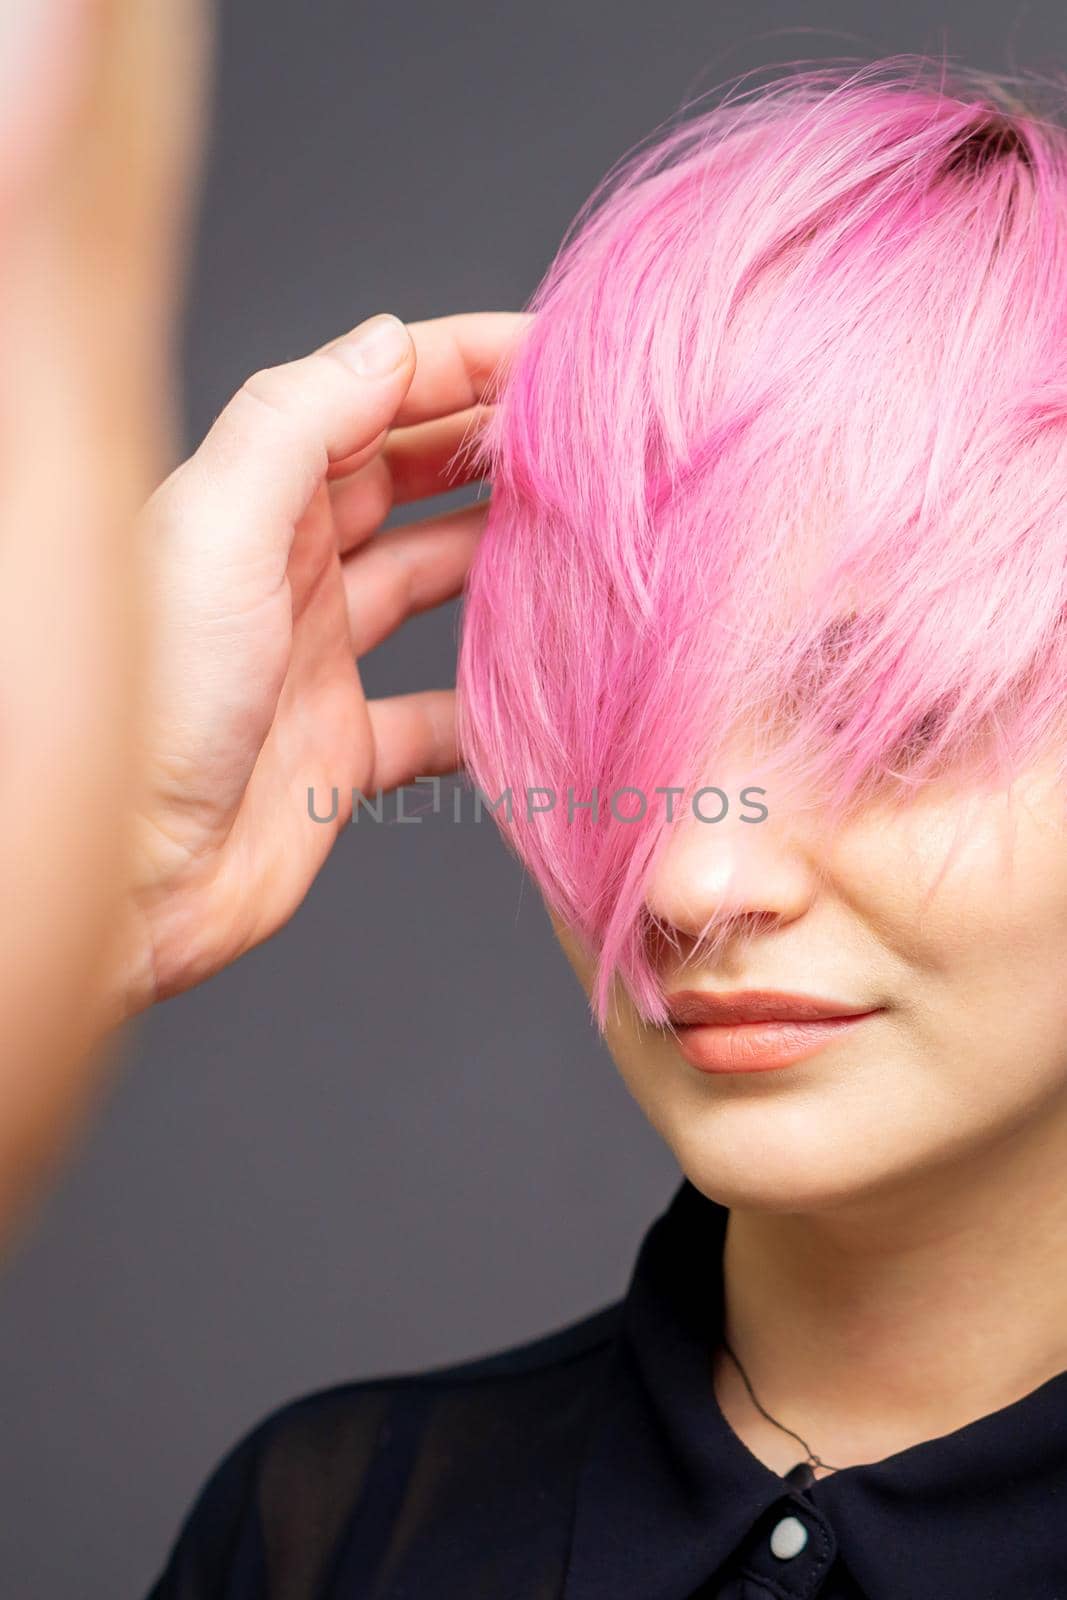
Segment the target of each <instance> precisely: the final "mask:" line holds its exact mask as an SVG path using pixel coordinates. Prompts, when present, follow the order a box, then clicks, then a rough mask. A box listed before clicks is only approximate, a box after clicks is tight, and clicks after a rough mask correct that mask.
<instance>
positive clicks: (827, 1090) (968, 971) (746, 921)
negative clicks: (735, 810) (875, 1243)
mask: <svg viewBox="0 0 1067 1600" xmlns="http://www.w3.org/2000/svg"><path fill="white" fill-rule="evenodd" d="M737 776H738V777H739V778H740V780H741V781H740V782H739V783H738V784H737V785H736V786H735V787H731V785H730V784H728V783H727V782H725V781H723V780H721V778H720V777H716V779H715V782H717V783H720V782H721V786H722V787H723V788H724V789H726V790H727V792H728V793H734V792H736V788H740V787H743V786H744V784H745V783H746V782H753V781H757V782H758V779H753V777H752V775H751V774H748V773H745V772H743V771H742V770H741V769H739V770H738V773H737ZM765 804H766V805H767V806H768V808H769V812H770V814H769V816H768V818H767V819H766V820H765V821H763V822H761V823H759V824H758V825H756V826H753V825H752V824H751V823H746V822H742V821H741V820H740V818H738V819H737V820H735V819H734V816H733V814H731V815H729V816H728V817H727V818H726V819H725V820H724V821H723V822H722V823H719V824H715V825H710V824H701V823H699V822H692V821H690V820H688V819H687V820H686V822H684V823H679V824H678V825H676V826H675V828H674V829H673V832H672V834H671V837H670V839H669V841H668V843H667V845H666V847H665V849H664V853H663V855H662V856H661V858H660V861H659V863H658V866H657V868H656V871H655V874H654V877H653V879H652V882H651V885H650V887H649V890H648V894H647V904H648V908H649V911H650V912H651V913H652V914H653V915H654V916H655V917H656V918H657V919H658V921H659V923H660V924H662V925H663V926H664V927H665V928H666V930H667V931H668V932H669V934H670V935H671V936H672V938H673V944H672V943H671V942H670V941H668V942H667V943H666V944H665V946H664V952H663V954H662V955H660V956H657V962H658V970H659V973H660V976H661V979H662V982H663V988H664V992H665V993H667V994H669V993H671V992H672V991H675V990H678V989H690V990H692V989H697V990H701V991H709V992H712V993H723V992H724V991H727V990H729V991H737V990H749V989H777V990H785V991H789V992H791V993H801V994H812V995H817V996H821V997H832V998H833V999H835V1000H838V1001H844V1002H846V1003H847V1004H848V1005H849V1007H850V1008H852V1007H863V1008H876V1007H880V1008H882V1009H880V1010H878V1011H877V1013H876V1014H875V1015H873V1016H870V1017H867V1018H865V1019H863V1020H861V1021H859V1022H858V1023H856V1024H854V1025H853V1026H851V1027H849V1028H848V1029H847V1030H846V1031H844V1032H842V1033H841V1034H840V1036H839V1037H834V1038H831V1039H830V1041H829V1043H827V1044H825V1045H824V1046H823V1047H822V1048H821V1049H820V1050H818V1051H817V1052H816V1053H815V1054H813V1055H809V1056H807V1057H806V1058H805V1059H803V1060H800V1061H797V1062H794V1063H793V1064H791V1065H788V1066H785V1067H781V1068H777V1069H775V1070H771V1071H757V1072H731V1073H707V1072H704V1071H702V1070H700V1069H699V1068H698V1067H695V1066H693V1065H691V1064H690V1062H689V1061H687V1060H686V1059H685V1058H684V1057H683V1055H682V1054H681V1052H680V1050H679V1048H678V1046H677V1043H676V1042H675V1040H674V1037H673V1035H672V1034H671V1032H670V1031H669V1030H668V1029H666V1028H658V1027H655V1026H651V1025H648V1024H646V1023H644V1022H643V1021H642V1020H641V1018H640V1017H639V1015H638V1013H637V1012H636V1010H635V1009H634V1007H633V1005H632V1003H631V1001H630V998H629V995H628V994H627V993H626V991H625V990H624V988H623V986H622V984H621V983H619V982H618V981H616V983H615V984H614V997H613V1003H612V1008H611V1009H612V1020H611V1023H610V1025H609V1027H608V1029H607V1031H606V1035H605V1038H606V1043H607V1045H608V1048H609V1050H610V1051H611V1054H612V1056H613V1058H614V1060H615V1063H616V1065H617V1067H618V1069H619V1071H620V1073H621V1074H622V1077H623V1079H624V1081H625V1083H626V1085H627V1087H628V1088H629V1090H630V1092H631V1093H632V1095H633V1096H634V1098H635V1099H636V1100H637V1102H638V1104H639V1105H640V1106H641V1108H642V1110H643V1111H644V1113H645V1115H646V1116H647V1117H648V1119H649V1121H650V1122H651V1123H652V1125H653V1126H654V1127H655V1128H656V1129H657V1130H658V1131H659V1133H660V1134H661V1135H662V1136H663V1138H664V1139H665V1140H666V1142H667V1143H668V1145H669V1146H670V1147H671V1149H672V1150H673V1152H674V1154H675V1156H676V1158H677V1160H678V1163H679V1166H680V1167H681V1169H682V1170H683V1171H684V1172H685V1173H686V1175H687V1176H688V1177H689V1178H690V1179H691V1181H692V1182H693V1183H694V1184H695V1185H696V1187H698V1188H699V1189H701V1190H702V1191H703V1192H705V1193H707V1194H709V1195H711V1196H713V1197H714V1198H715V1199H717V1200H718V1201H720V1203H722V1204H726V1205H734V1206H747V1207H757V1208H764V1209H769V1210H782V1211H786V1210H788V1211H801V1210H813V1209H817V1208H819V1207H824V1206H831V1205H836V1204H839V1203H840V1202H842V1201H844V1200H846V1199H848V1198H852V1197H856V1196H858V1195H860V1194H864V1193H867V1194H870V1193H873V1192H880V1193H883V1194H884V1193H886V1192H887V1191H888V1190H892V1189H893V1188H894V1187H895V1186H897V1185H899V1184H900V1183H902V1182H907V1181H909V1180H912V1179H914V1177H915V1175H916V1174H917V1173H919V1172H930V1171H933V1170H934V1169H937V1168H941V1169H945V1168H951V1167H952V1166H953V1164H958V1163H959V1162H960V1161H961V1160H964V1161H966V1160H967V1159H968V1158H970V1157H972V1156H975V1155H977V1154H978V1153H979V1152H982V1151H990V1152H991V1151H992V1150H993V1147H994V1146H996V1145H997V1144H998V1143H1002V1142H1004V1141H1007V1140H1011V1139H1015V1138H1016V1136H1017V1135H1018V1134H1019V1133H1020V1131H1023V1130H1029V1131H1030V1132H1033V1133H1034V1134H1035V1136H1038V1134H1039V1136H1040V1138H1041V1139H1042V1140H1047V1139H1052V1140H1055V1139H1057V1138H1058V1139H1059V1140H1060V1149H1061V1150H1062V1151H1063V1152H1064V1153H1065V1155H1067V825H1065V822H1064V803H1063V796H1062V790H1060V789H1059V788H1057V785H1056V775H1055V770H1054V765H1053V763H1052V762H1051V761H1050V762H1049V763H1048V764H1047V766H1046V765H1042V766H1040V767H1036V768H1032V769H1030V770H1029V771H1028V772H1027V773H1026V774H1025V776H1023V777H1020V778H1017V779H1016V781H1015V783H1014V784H1013V785H1012V786H1011V788H1010V790H1005V791H1002V792H999V793H994V794H990V795H981V796H979V795H976V794H974V793H972V792H970V791H968V792H967V794H966V805H967V824H968V825H967V827H966V828H965V829H964V830H963V833H962V837H961V839H960V841H959V843H958V847H957V849H956V853H955V856H954V857H953V859H952V860H951V862H950V864H949V866H948V869H947V871H946V872H945V874H944V876H943V878H942V880H941V882H940V884H938V885H937V886H936V890H935V892H933V893H932V895H931V889H932V887H933V885H934V881H935V879H936V878H937V875H938V873H939V871H940V870H941V869H942V867H943V866H944V862H945V858H946V855H947V853H948V851H949V848H950V846H951V845H952V843H953V839H954V834H955V829H956V824H957V821H958V819H959V817H960V814H961V808H962V806H963V804H964V795H963V791H962V790H961V788H960V785H959V783H958V781H957V782H953V781H950V780H947V779H943V778H939V779H938V780H937V781H936V782H935V783H933V784H931V785H930V786H929V788H928V789H926V790H924V791H922V792H921V793H920V794H918V795H917V796H915V797H912V798H909V799H908V800H907V801H906V802H902V801H901V800H899V799H896V800H893V801H889V800H887V801H885V803H882V802H877V803H868V804H867V805H866V806H865V807H864V809H863V810H862V811H861V812H860V813H858V814H857V816H856V817H855V818H854V819H853V820H851V821H849V822H848V823H847V824H846V825H844V826H843V827H842V828H841V829H839V831H838V833H837V835H836V837H835V838H834V839H833V840H832V842H831V841H828V840H827V838H826V835H825V831H823V832H822V834H821V831H820V826H819V819H818V815H817V814H816V813H814V812H807V813H803V814H801V813H800V811H799V810H798V811H797V812H794V813H793V814H792V815H778V814H777V813H776V811H775V808H774V803H773V795H768V796H767V798H766V800H765ZM724 885H726V886H727V888H726V889H725V890H724V888H723V886H724ZM724 893H728V897H729V909H730V910H731V911H732V912H734V913H736V914H737V916H738V918H739V919H740V920H739V921H738V924H737V929H738V935H737V938H736V939H731V941H730V942H729V943H728V944H727V945H726V946H724V947H723V951H722V953H721V955H720V956H719V957H718V958H717V959H716V960H715V962H714V964H712V963H710V962H709V961H702V959H701V957H700V955H699V954H698V955H696V956H694V951H695V950H696V935H697V933H698V931H699V930H700V928H701V927H702V926H703V925H704V924H705V923H706V921H707V919H708V918H709V917H710V916H711V914H712V912H713V911H715V910H716V908H717V907H718V906H719V904H720V902H719V899H717V896H721V895H723V894H724ZM553 925H554V927H555V930H556V933H557V936H558V937H559V939H560V942H561V943H562V945H563V948H564V950H565V952H566V954H567V956H568V959H569V960H570V961H571V964H572V965H573V966H574V968H575V971H576V972H577V973H578V976H579V979H580V980H581V982H582V983H583V986H584V987H585V989H586V992H587V993H589V992H590V985H591V980H592V963H591V962H590V961H589V960H588V958H587V957H586V956H585V954H584V952H583V951H582V950H581V949H580V947H579V945H578V943H577V941H575V940H574V939H573V938H572V937H571V935H570V934H569V932H568V930H567V929H565V928H564V927H563V926H562V925H561V924H560V923H558V922H557V921H555V919H553ZM753 929H756V930H757V931H755V932H753V931H752V930H753ZM742 930H744V938H743V939H742V937H741V932H742ZM687 957H689V959H688V960H686V958H687ZM683 963H684V966H683Z"/></svg>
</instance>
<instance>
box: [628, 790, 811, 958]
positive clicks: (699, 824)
mask: <svg viewBox="0 0 1067 1600" xmlns="http://www.w3.org/2000/svg"><path fill="white" fill-rule="evenodd" d="M724 788H725V786H724ZM725 792H726V794H727V797H728V799H729V802H730V804H729V810H728V812H727V814H726V816H725V817H723V819H722V820H721V821H718V822H710V821H707V822H705V821H701V820H699V818H698V817H695V816H693V815H692V813H691V812H687V813H686V814H685V815H683V816H680V817H679V819H678V821H677V822H675V823H673V824H672V825H671V827H670V829H669V835H670V836H669V838H668V842H667V844H666V845H665V846H664V847H663V850H662V852H661V854H660V857H659V860H658V861H657V863H656V865H655V868H654V869H653V873H652V876H651V878H650V880H649V884H648V887H647V889H646V893H645V903H646V907H647V909H648V911H649V912H650V914H651V916H652V918H653V920H654V922H655V923H656V924H657V925H658V927H659V929H660V930H661V931H664V932H666V933H667V934H668V935H670V936H672V942H673V943H675V944H684V943H685V941H687V940H689V941H692V940H695V939H696V938H697V937H698V935H699V934H700V933H701V932H702V931H703V929H704V928H705V926H706V924H707V923H708V921H709V919H710V918H711V917H712V916H713V915H717V916H718V917H719V918H722V919H725V920H726V922H727V923H729V924H734V923H736V925H737V931H738V932H740V931H741V930H742V928H743V929H744V930H745V931H746V932H748V933H751V932H753V931H755V930H757V929H759V930H762V929H767V928H771V927H775V926H780V925H785V924H787V923H789V922H791V921H793V920H795V919H796V918H798V917H801V916H803V915H804V913H805V912H806V911H807V910H808V908H809V907H810V906H811V904H812V902H813V900H814V899H815V897H816V895H817V894H818V891H819V885H820V883H821V882H822V881H823V873H822V871H821V870H820V866H821V862H820V857H819V852H818V847H817V839H816V837H815V834H814V830H813V829H811V828H810V827H806V826H804V825H803V824H802V823H801V822H800V821H798V820H797V819H796V818H792V819H789V820H788V821H787V820H786V819H781V818H776V817H775V815H774V813H773V811H771V813H770V815H768V816H767V817H766V818H764V819H763V820H761V821H758V822H752V821H746V820H744V818H745V817H751V816H752V814H753V813H752V811H751V809H747V808H746V807H745V806H744V805H743V804H741V803H740V802H739V800H738V799H737V798H736V791H735V790H725ZM763 803H764V804H767V802H766V801H764V802H763ZM701 809H702V811H703V812H704V814H705V815H710V816H715V815H716V814H717V812H718V810H719V809H721V803H719V804H715V803H713V802H712V801H708V802H707V803H706V806H705V804H704V803H702V806H701ZM730 931H731V932H733V931H734V929H733V927H732V926H731V928H730Z"/></svg>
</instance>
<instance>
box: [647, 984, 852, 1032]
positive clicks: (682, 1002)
mask: <svg viewBox="0 0 1067 1600" xmlns="http://www.w3.org/2000/svg"><path fill="white" fill-rule="evenodd" d="M667 1006H668V1014H669V1016H670V1020H671V1022H672V1023H673V1024H674V1025H675V1026H677V1027H703V1026H707V1025H709V1024H718V1025H719V1026H721V1027H729V1026H733V1025H736V1024H738V1023H745V1022H820V1021H823V1020H826V1019H831V1018H836V1017H859V1016H864V1015H865V1014H866V1013H867V1012H869V1011H873V1010H876V1009H877V1007H875V1006H870V1005H853V1004H850V1003H849V1002H848V1001H847V1000H833V999H828V998H826V997H824V996H822V995H811V994H788V993H786V992H785V991H784V990H781V989H742V990H735V991H733V992H732V993H728V994H713V993H711V992H710V991H708V990H700V989H680V990H678V991H677V992H676V993H674V994H670V995H668V996H667Z"/></svg>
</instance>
